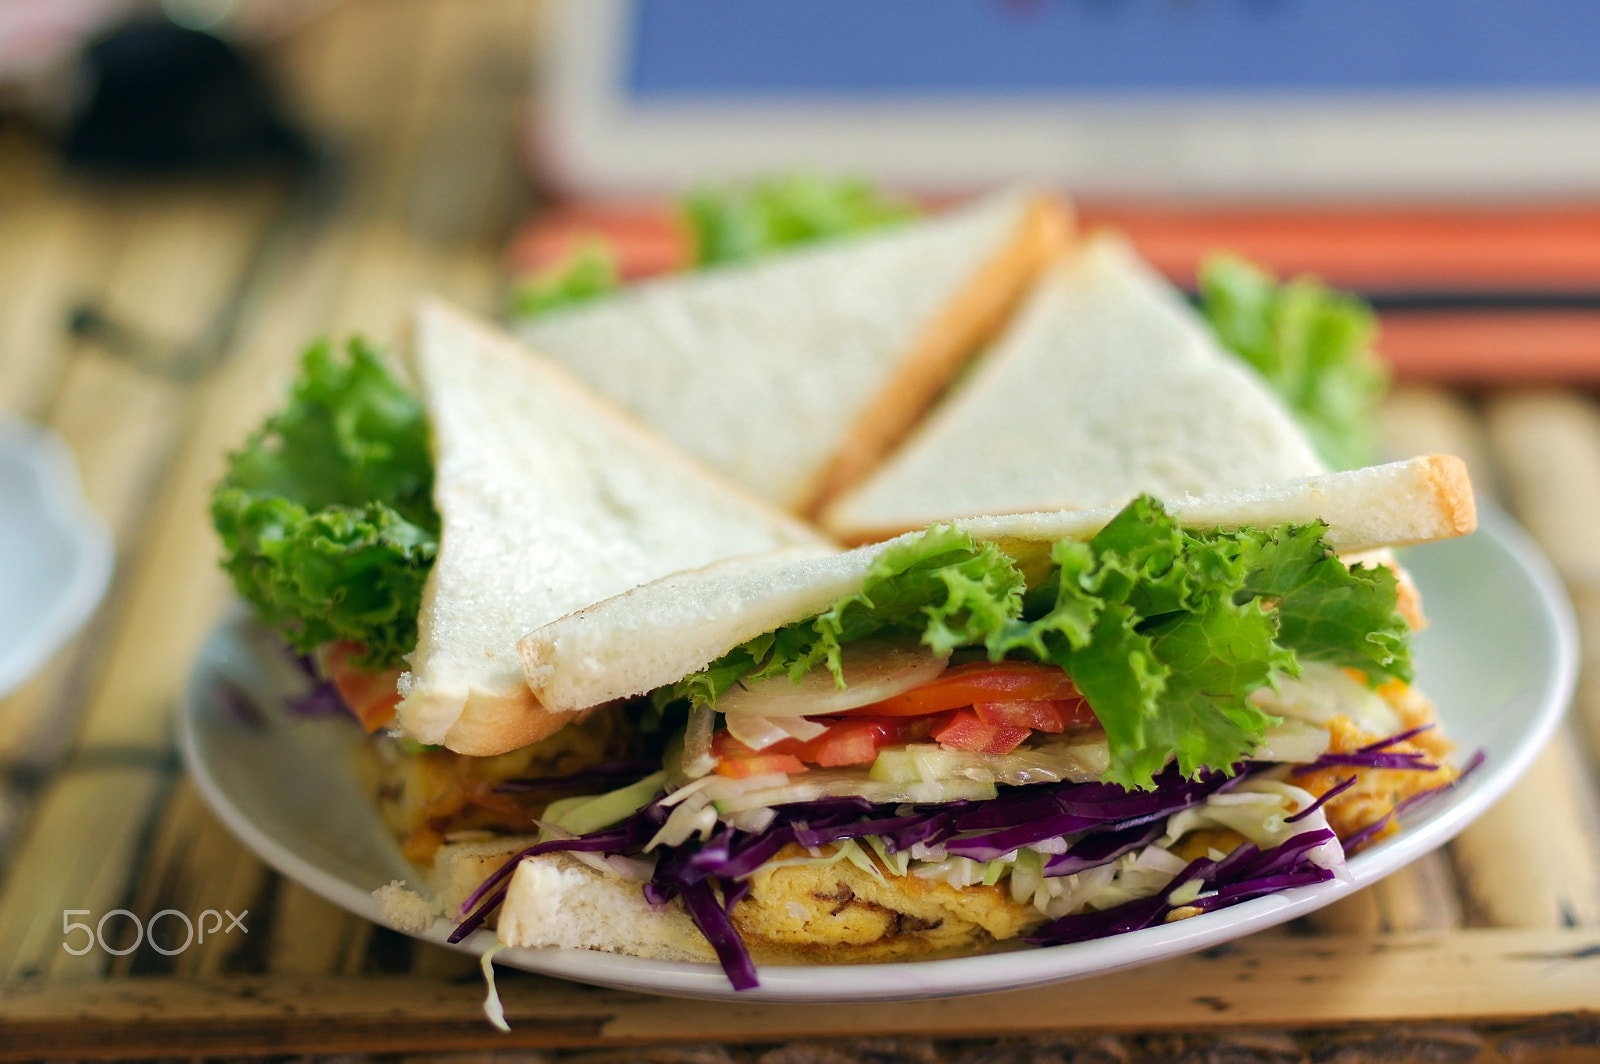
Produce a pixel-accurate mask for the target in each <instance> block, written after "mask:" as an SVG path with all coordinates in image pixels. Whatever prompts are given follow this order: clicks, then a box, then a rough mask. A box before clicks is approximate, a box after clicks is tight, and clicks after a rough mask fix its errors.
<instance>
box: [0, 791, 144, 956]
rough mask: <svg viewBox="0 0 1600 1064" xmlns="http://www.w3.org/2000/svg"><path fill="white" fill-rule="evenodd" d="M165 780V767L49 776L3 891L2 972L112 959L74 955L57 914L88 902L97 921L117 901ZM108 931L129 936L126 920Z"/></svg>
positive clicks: (0, 920) (92, 953)
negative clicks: (66, 945) (65, 942)
mask: <svg viewBox="0 0 1600 1064" xmlns="http://www.w3.org/2000/svg"><path fill="white" fill-rule="evenodd" d="M166 785H167V773H166V772H164V771H162V770H160V769H153V768H139V767H133V768H106V769H83V770H69V771H67V772H64V773H61V774H59V775H57V776H56V777H55V778H54V779H53V780H52V781H51V782H50V785H49V786H48V787H47V788H46V789H45V791H44V793H43V795H42V797H41V799H40V800H39V803H38V806H37V808H36V809H35V810H34V811H33V814H32V818H31V823H30V825H29V830H28V832H27V834H26V835H25V836H24V838H23V840H22V842H21V844H20V845H19V846H18V848H17V851H16V853H15V855H14V857H13V859H12V860H11V862H10V868H9V873H8V876H7V881H6V890H5V892H4V893H3V894H0V979H19V978H24V977H38V976H48V977H50V978H66V977H69V976H74V977H82V976H86V975H96V974H99V972H100V971H102V970H103V968H104V967H105V965H106V963H107V961H108V959H109V958H108V957H107V955H106V954H105V953H102V952H101V951H100V950H99V949H94V950H90V951H89V952H87V953H85V954H83V955H82V956H73V955H72V954H71V953H69V952H67V951H66V950H65V949H64V948H63V946H62V942H63V917H62V913H63V912H64V911H65V910H67V909H88V910H89V911H90V912H91V913H93V919H96V920H98V919H99V918H100V917H101V916H102V915H103V914H105V913H107V912H109V911H111V910H112V909H117V908H120V907H122V902H123V898H124V895H125V893H126V891H127V871H128V869H129V868H131V867H132V866H133V864H134V862H135V860H136V858H137V850H138V847H139V845H140V843H141V842H142V841H143V839H144V830H145V824H146V822H147V820H148V817H149V812H150V810H151V808H152V807H153V806H154V804H155V802H156V800H157V798H158V797H159V795H160V793H161V790H162V788H163V787H165V786H166ZM138 915H139V916H140V917H141V918H142V917H144V916H146V915H149V914H144V913H141V914H138ZM72 919H74V920H78V919H82V918H81V917H73V918H72ZM106 932H107V936H108V937H113V936H120V935H123V934H126V935H128V938H129V939H131V938H132V930H131V928H130V927H129V926H128V924H127V923H125V922H122V923H121V926H119V925H118V923H110V924H107V928H106ZM114 941H126V940H123V939H120V938H114Z"/></svg>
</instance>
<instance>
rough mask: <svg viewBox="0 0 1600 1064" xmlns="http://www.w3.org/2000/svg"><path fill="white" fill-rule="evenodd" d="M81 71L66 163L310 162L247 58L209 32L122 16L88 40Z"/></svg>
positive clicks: (167, 166) (178, 166) (161, 169)
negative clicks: (123, 19) (109, 29)
mask: <svg viewBox="0 0 1600 1064" xmlns="http://www.w3.org/2000/svg"><path fill="white" fill-rule="evenodd" d="M82 76H83V80H82V85H83V91H82V95H81V97H80V100H81V102H80V104H79V106H77V107H76V108H75V109H74V114H73V121H72V126H71V128H70V129H69V131H68V132H67V135H66V137H65V139H64V141H63V143H62V152H63V155H64V157H65V159H66V161H67V163H68V164H69V165H71V166H74V167H79V168H84V169H93V170H114V171H128V172H140V173H174V172H180V171H188V170H240V169H246V168H249V167H254V166H261V165H267V164H287V165H288V166H290V167H291V168H296V169H298V168H300V167H303V166H305V165H306V164H308V163H309V162H310V159H311V151H310V147H309V145H308V143H307V141H306V138H305V137H304V136H303V135H302V134H301V133H300V132H299V131H297V130H296V129H294V128H293V127H292V126H291V125H289V123H288V122H286V121H285V120H284V119H283V118H282V116H281V114H280V113H279V111H278V108H277V106H276V105H275V102H274V100H273V99H272V97H271V94H270V93H269V92H268V91H267V88H266V85H265V83H264V81H263V80H262V78H261V76H260V74H259V72H258V70H257V69H256V67H255V66H254V64H252V63H251V62H250V61H249V59H248V57H246V56H245V55H243V54H241V53H240V52H239V51H237V50H236V49H234V48H233V47H232V46H230V45H229V44H227V43H226V42H225V41H223V40H221V39H219V38H217V37H214V36H212V35H211V34H209V33H204V32H201V31H198V30H192V29H185V28H183V27H180V26H176V25H173V24H172V23H170V22H167V21H165V20H148V21H140V22H134V23H130V24H128V25H125V26H123V27H121V28H120V29H117V30H115V31H113V32H112V33H110V34H108V35H107V36H105V37H102V38H101V39H99V40H98V41H96V42H95V43H94V44H92V45H90V46H89V48H88V49H87V50H86V51H85V53H84V57H83V72H82Z"/></svg>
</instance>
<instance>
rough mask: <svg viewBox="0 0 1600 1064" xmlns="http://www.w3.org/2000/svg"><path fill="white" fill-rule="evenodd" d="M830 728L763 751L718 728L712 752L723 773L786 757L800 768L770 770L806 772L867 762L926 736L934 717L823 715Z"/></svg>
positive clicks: (727, 773)
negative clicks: (888, 749) (809, 766)
mask: <svg viewBox="0 0 1600 1064" xmlns="http://www.w3.org/2000/svg"><path fill="white" fill-rule="evenodd" d="M820 719H821V720H822V721H824V722H826V723H827V724H828V730H827V731H825V732H823V733H822V734H821V735H819V736H817V737H816V738H815V739H811V740H808V741H806V742H801V741H800V740H799V739H782V740H780V741H778V742H776V743H773V744H772V745H771V746H769V747H766V748H765V749H763V750H753V749H751V748H750V747H749V746H746V745H745V744H744V743H742V742H740V741H739V740H738V739H735V738H734V737H733V736H732V735H729V734H728V733H727V732H725V731H719V732H718V733H717V734H716V735H715V736H714V737H713V738H712V740H711V753H712V755H713V756H715V757H716V758H717V762H718V765H717V771H718V772H721V773H722V774H723V775H724V776H727V775H732V774H733V772H734V771H740V772H741V773H742V775H741V776H740V778H743V776H744V775H755V774H756V773H753V772H744V771H743V770H729V771H726V772H725V771H723V766H724V765H732V764H734V763H738V762H752V761H755V762H759V761H761V760H762V759H763V758H774V757H776V758H785V759H787V761H788V762H792V763H794V764H797V765H799V766H800V768H798V769H789V768H768V769H766V770H765V771H769V772H790V771H804V769H805V767H806V764H807V763H809V764H812V765H817V766H819V767H821V768H838V767H839V766H840V765H864V764H868V763H870V762H872V761H873V760H875V759H876V758H877V756H878V751H879V750H881V749H883V748H884V747H885V746H897V745H899V744H901V743H905V742H909V741H910V740H912V739H913V738H926V737H927V734H928V731H929V728H930V727H931V726H932V725H933V721H931V720H918V719H913V718H908V717H850V718H848V719H841V718H820Z"/></svg>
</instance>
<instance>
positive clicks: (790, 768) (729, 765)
mask: <svg viewBox="0 0 1600 1064" xmlns="http://www.w3.org/2000/svg"><path fill="white" fill-rule="evenodd" d="M804 771H806V766H805V764H804V763H803V762H802V761H801V760H800V759H799V758H798V757H795V756H794V755H793V754H769V753H766V752H765V751H763V752H762V753H759V754H752V755H751V756H750V757H734V758H729V759H728V760H726V761H718V762H717V775H719V776H727V777H729V778H730V779H736V780H743V779H749V778H750V777H751V776H770V775H772V774H773V773H774V772H784V773H795V772H804Z"/></svg>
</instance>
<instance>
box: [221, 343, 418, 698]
mask: <svg viewBox="0 0 1600 1064" xmlns="http://www.w3.org/2000/svg"><path fill="white" fill-rule="evenodd" d="M211 517H212V522H213V523H214V524H215V526H216V529H217V533H218V535H220V536H221V538H222V543H223V559H222V565H223V568H224V569H225V570H227V572H228V575H229V576H230V577H232V579H233V583H234V587H235V588H237V589H238V592H239V594H240V595H241V596H242V597H243V598H244V599H245V600H246V601H247V602H249V603H250V604H251V605H252V606H254V607H255V609H256V610H257V611H258V613H259V614H260V615H261V616H262V618H263V619H264V620H266V621H267V622H268V623H270V624H272V625H274V626H276V627H279V628H280V629H282V631H283V633H284V635H285V636H286V638H287V639H288V640H289V642H290V643H291V644H293V645H294V646H295V647H296V648H297V649H299V650H301V651H310V650H312V649H314V648H315V647H317V646H320V645H322V644H324V643H329V642H334V641H338V640H348V641H351V642H354V643H359V644H361V646H362V647H363V648H364V652H363V653H362V654H361V655H360V657H359V658H358V659H357V660H358V661H359V662H360V663H361V664H363V665H367V666H372V667H389V666H393V665H397V664H399V663H400V662H401V660H402V657H403V656H404V655H405V654H407V653H409V652H410V651H411V650H412V648H413V647H414V646H415V645H416V640H417V612H418V610H419V609H420V608H421V604H422V585H423V581H424V580H425V579H426V578H427V575H428V570H429V569H430V568H431V567H432V565H433V559H434V557H435V555H436V554H437V553H438V549H439V515H438V513H437V511H435V509H434V507H433V460H432V457H431V455H430V453H429V448H428V425H427V418H426V416H425V414H424V412H423V409H422V404H421V403H420V402H419V401H418V399H417V398H416V397H415V396H414V395H412V394H411V393H410V392H409V391H408V390H407V389H406V388H405V386H404V385H403V384H401V383H400V382H399V381H398V380H397V379H396V378H395V377H394V375H393V374H392V373H391V372H390V370H389V368H388V366H387V364H386V363H385V360H384V358H383V356H382V354H381V352H380V351H379V350H378V349H377V348H375V347H373V346H371V345H369V344H368V343H366V342H365V341H363V340H361V339H353V340H351V341H350V343H349V345H348V346H347V348H346V350H345V352H344V354H343V356H341V355H339V354H338V353H336V352H335V351H334V349H333V347H332V346H331V345H330V344H328V343H326V342H320V343H317V344H314V345H313V346H312V347H311V348H310V349H309V350H307V351H306V352H305V355H304V356H303V357H302V360H301V367H300V375H299V377H298V379H297V380H296V381H295V382H294V385H293V387H292V390H291V393H290V399H289V404H288V406H287V407H286V408H285V409H283V410H282V411H280V412H279V413H277V414H274V415H273V416H271V417H270V418H268V419H267V421H266V423H265V425H263V426H262V428H261V429H260V430H259V431H258V432H256V433H255V434H254V435H252V436H251V437H250V438H249V439H248V440H247V441H246V442H245V445H244V446H243V447H241V448H240V449H239V450H237V451H235V452H233V453H232V454H230V455H229V456H228V465H227V470H226V472H225V474H224V476H223V478H222V480H221V482H220V483H218V485H217V486H216V488H215V489H214V491H213V493H212V497H211Z"/></svg>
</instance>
